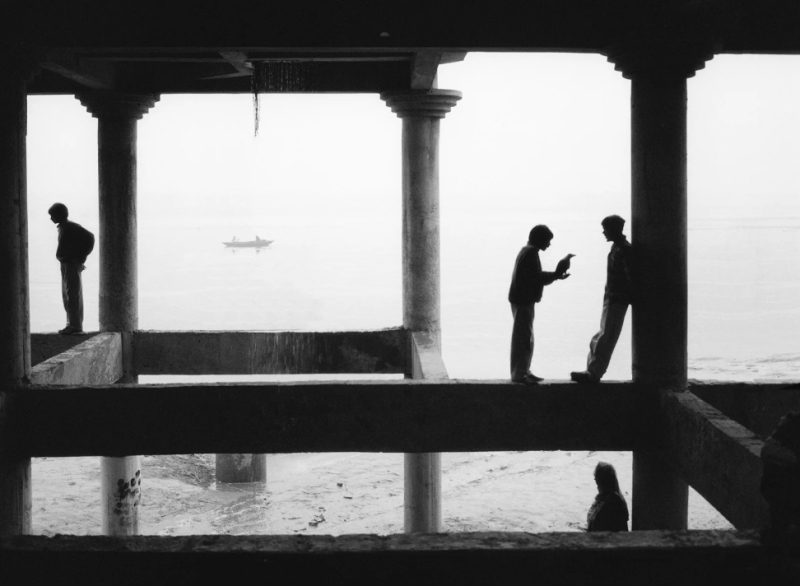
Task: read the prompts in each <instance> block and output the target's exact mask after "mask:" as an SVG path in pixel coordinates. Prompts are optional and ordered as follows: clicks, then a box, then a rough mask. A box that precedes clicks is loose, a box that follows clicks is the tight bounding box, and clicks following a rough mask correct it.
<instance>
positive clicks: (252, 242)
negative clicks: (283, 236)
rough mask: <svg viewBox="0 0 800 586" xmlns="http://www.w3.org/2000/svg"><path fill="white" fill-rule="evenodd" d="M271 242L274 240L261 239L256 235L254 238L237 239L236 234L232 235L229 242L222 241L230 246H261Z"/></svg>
mask: <svg viewBox="0 0 800 586" xmlns="http://www.w3.org/2000/svg"><path fill="white" fill-rule="evenodd" d="M273 242H274V240H263V239H262V238H259V237H258V236H256V239H255V240H238V239H237V238H236V236H234V237H233V240H231V241H230V242H223V244H224V245H225V246H228V247H230V248H261V247H263V246H269V245H270V244H272V243H273Z"/></svg>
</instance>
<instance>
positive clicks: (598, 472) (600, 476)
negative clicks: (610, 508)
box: [594, 462, 622, 496]
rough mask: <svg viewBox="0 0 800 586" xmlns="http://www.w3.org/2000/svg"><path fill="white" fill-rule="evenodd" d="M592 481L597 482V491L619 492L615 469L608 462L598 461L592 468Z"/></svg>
mask: <svg viewBox="0 0 800 586" xmlns="http://www.w3.org/2000/svg"><path fill="white" fill-rule="evenodd" d="M594 481H595V484H597V492H599V493H601V494H602V493H608V492H616V493H618V494H619V492H620V491H619V480H617V471H616V470H615V469H614V467H613V466H612V465H611V464H609V463H608V462H598V463H597V466H595V468H594ZM620 496H622V495H620Z"/></svg>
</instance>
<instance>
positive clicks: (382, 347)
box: [133, 328, 407, 374]
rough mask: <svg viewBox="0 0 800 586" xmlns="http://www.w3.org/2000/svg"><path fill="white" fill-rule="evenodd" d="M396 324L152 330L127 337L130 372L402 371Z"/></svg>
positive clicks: (402, 334)
mask: <svg viewBox="0 0 800 586" xmlns="http://www.w3.org/2000/svg"><path fill="white" fill-rule="evenodd" d="M406 336H407V334H406V332H405V331H404V330H403V329H401V328H394V329H387V330H378V331H368V332H241V331H233V332H231V331H229V332H156V331H139V332H135V333H134V336H133V343H134V356H135V364H134V369H135V371H136V374H317V373H326V374H330V373H348V374H355V373H382V374H391V373H402V372H403V357H402V350H401V346H402V345H403V344H404V343H405V340H406Z"/></svg>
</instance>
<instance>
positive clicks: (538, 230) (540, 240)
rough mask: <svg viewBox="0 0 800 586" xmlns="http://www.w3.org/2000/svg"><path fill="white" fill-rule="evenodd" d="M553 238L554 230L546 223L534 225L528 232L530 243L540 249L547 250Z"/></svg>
mask: <svg viewBox="0 0 800 586" xmlns="http://www.w3.org/2000/svg"><path fill="white" fill-rule="evenodd" d="M552 239H553V232H552V231H551V230H550V228H548V227H547V226H545V225H544V224H539V225H537V226H534V227H533V228H531V231H530V233H529V234H528V244H529V245H531V246H535V247H536V248H538V249H539V250H547V248H548V247H549V246H550V241H551V240H552Z"/></svg>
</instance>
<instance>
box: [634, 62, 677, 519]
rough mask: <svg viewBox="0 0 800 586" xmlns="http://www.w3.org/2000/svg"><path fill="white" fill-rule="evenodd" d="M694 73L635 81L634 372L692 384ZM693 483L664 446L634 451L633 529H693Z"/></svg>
mask: <svg viewBox="0 0 800 586" xmlns="http://www.w3.org/2000/svg"><path fill="white" fill-rule="evenodd" d="M686 98H687V95H686V77H685V76H682V75H657V74H651V75H641V76H635V77H633V80H632V84H631V165H632V169H631V171H632V202H631V203H632V206H631V208H632V214H633V222H632V230H631V234H632V244H633V250H634V255H635V258H636V271H635V276H634V279H635V291H636V300H635V303H634V305H633V327H632V330H633V380H634V381H635V382H638V383H644V384H647V385H651V386H653V387H654V388H661V389H663V388H665V387H669V388H685V387H686V384H687V363H688V358H687V331H688V318H687V307H688V304H687V299H688V277H687V262H686V250H687V205H686V201H687V200H686ZM688 500H689V487H688V485H687V484H686V483H685V482H684V481H683V480H681V478H680V477H679V476H678V474H677V472H676V471H675V470H674V469H673V468H672V467H671V466H670V465H669V464H668V462H667V461H666V459H665V458H664V457H663V454H659V453H654V452H639V451H634V453H633V503H632V513H633V514H632V528H633V529H686V527H687V517H688Z"/></svg>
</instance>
